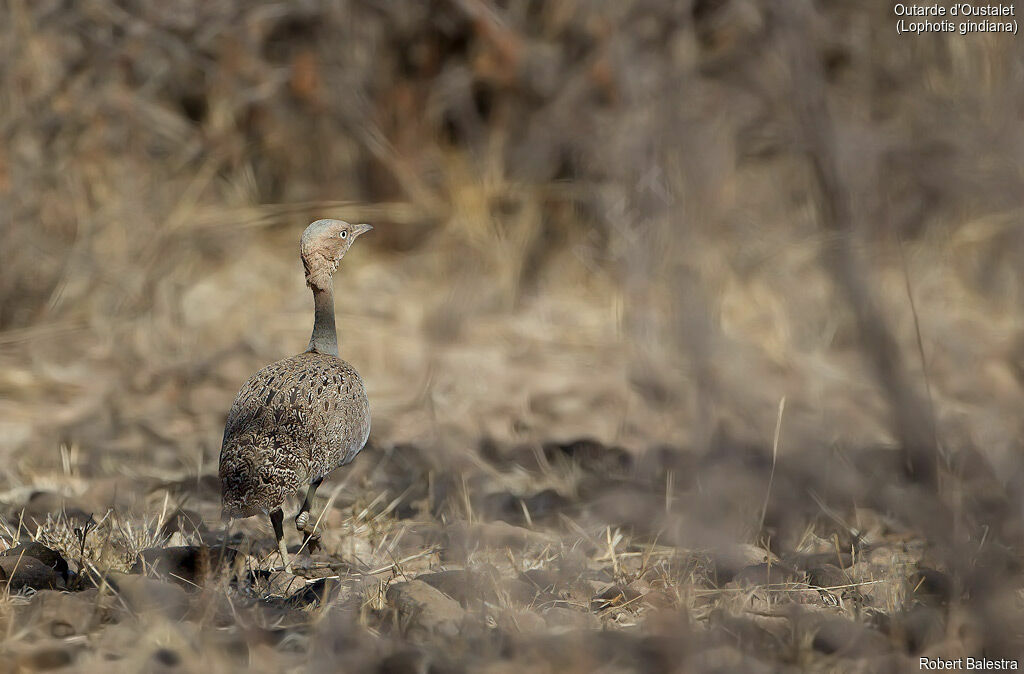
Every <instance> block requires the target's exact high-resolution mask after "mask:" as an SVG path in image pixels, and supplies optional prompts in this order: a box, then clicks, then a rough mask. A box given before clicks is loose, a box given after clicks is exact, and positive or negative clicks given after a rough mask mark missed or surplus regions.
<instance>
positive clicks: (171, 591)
mask: <svg viewBox="0 0 1024 674" xmlns="http://www.w3.org/2000/svg"><path fill="white" fill-rule="evenodd" d="M106 581H107V583H108V584H109V585H110V586H111V587H112V588H113V589H114V591H115V592H117V594H118V596H120V597H121V599H122V600H123V601H124V602H125V604H126V605H127V606H128V608H129V609H130V610H131V611H132V612H133V613H162V614H163V615H165V616H167V617H168V618H170V619H172V620H180V619H181V618H183V617H184V616H185V614H186V613H187V612H188V608H189V601H188V595H187V594H186V593H185V590H183V589H182V588H181V586H179V585H176V584H174V583H170V582H167V581H163V580H158V579H156V578H147V577H146V576H139V575H129V574H125V573H116V572H111V573H109V574H107V577H106Z"/></svg>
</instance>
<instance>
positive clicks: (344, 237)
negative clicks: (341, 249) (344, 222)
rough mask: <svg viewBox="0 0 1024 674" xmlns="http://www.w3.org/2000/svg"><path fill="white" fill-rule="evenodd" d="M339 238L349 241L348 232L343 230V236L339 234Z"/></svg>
mask: <svg viewBox="0 0 1024 674" xmlns="http://www.w3.org/2000/svg"><path fill="white" fill-rule="evenodd" d="M338 236H340V237H341V238H343V239H347V238H348V232H346V231H345V230H341V234H339V235H338Z"/></svg>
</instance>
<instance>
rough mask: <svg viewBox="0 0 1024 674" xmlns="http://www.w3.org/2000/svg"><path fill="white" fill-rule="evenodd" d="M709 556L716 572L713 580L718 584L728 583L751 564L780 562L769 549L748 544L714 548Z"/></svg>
mask: <svg viewBox="0 0 1024 674" xmlns="http://www.w3.org/2000/svg"><path fill="white" fill-rule="evenodd" d="M708 557H709V559H710V561H711V565H712V570H713V573H714V578H713V580H714V581H715V582H716V584H718V585H724V584H725V583H728V582H729V581H731V580H732V579H733V577H735V576H736V574H738V573H739V572H740V571H742V570H744V569H746V568H749V567H751V566H754V565H757V564H765V563H767V562H771V563H773V564H775V563H777V562H778V558H777V557H776V556H775V555H773V554H771V553H770V552H768V551H767V550H762V549H761V548H759V547H757V546H756V545H747V544H741V545H730V546H727V547H723V548H719V549H717V550H712V551H710V552H709V553H708Z"/></svg>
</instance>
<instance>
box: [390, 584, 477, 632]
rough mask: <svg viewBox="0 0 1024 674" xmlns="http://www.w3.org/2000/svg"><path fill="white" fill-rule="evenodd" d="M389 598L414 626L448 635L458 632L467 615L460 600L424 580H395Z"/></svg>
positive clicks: (402, 616) (403, 616)
mask: <svg viewBox="0 0 1024 674" xmlns="http://www.w3.org/2000/svg"><path fill="white" fill-rule="evenodd" d="M387 599H388V601H389V602H390V603H391V604H392V606H394V607H395V609H396V610H397V611H398V614H399V616H400V617H401V618H402V619H403V620H405V621H408V623H407V624H408V625H409V627H410V628H411V629H416V628H420V629H423V630H425V631H427V632H436V633H439V634H443V635H445V636H455V635H457V634H458V633H459V627H460V625H461V624H462V621H463V618H465V615H466V611H465V610H464V609H463V608H462V607H461V606H459V603H458V602H457V601H455V600H454V599H452V598H451V597H449V596H447V595H445V594H443V593H441V591H440V590H438V589H436V588H434V587H433V586H431V585H428V584H427V583H424V582H423V581H421V580H411V581H408V582H404V583H394V584H392V585H391V586H390V587H389V588H388V592H387Z"/></svg>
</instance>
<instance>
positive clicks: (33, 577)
mask: <svg viewBox="0 0 1024 674" xmlns="http://www.w3.org/2000/svg"><path fill="white" fill-rule="evenodd" d="M0 585H3V586H6V587H8V588H10V589H11V591H14V592H17V591H19V590H23V589H25V588H31V589H33V590H44V589H45V590H56V589H59V588H63V587H64V581H63V579H61V577H60V576H58V575H57V573H56V572H55V571H54V570H53V569H51V568H50V567H49V566H47V565H46V564H43V563H42V562H40V561H39V560H38V559H36V558H35V557H29V556H27V555H24V556H20V557H0Z"/></svg>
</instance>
